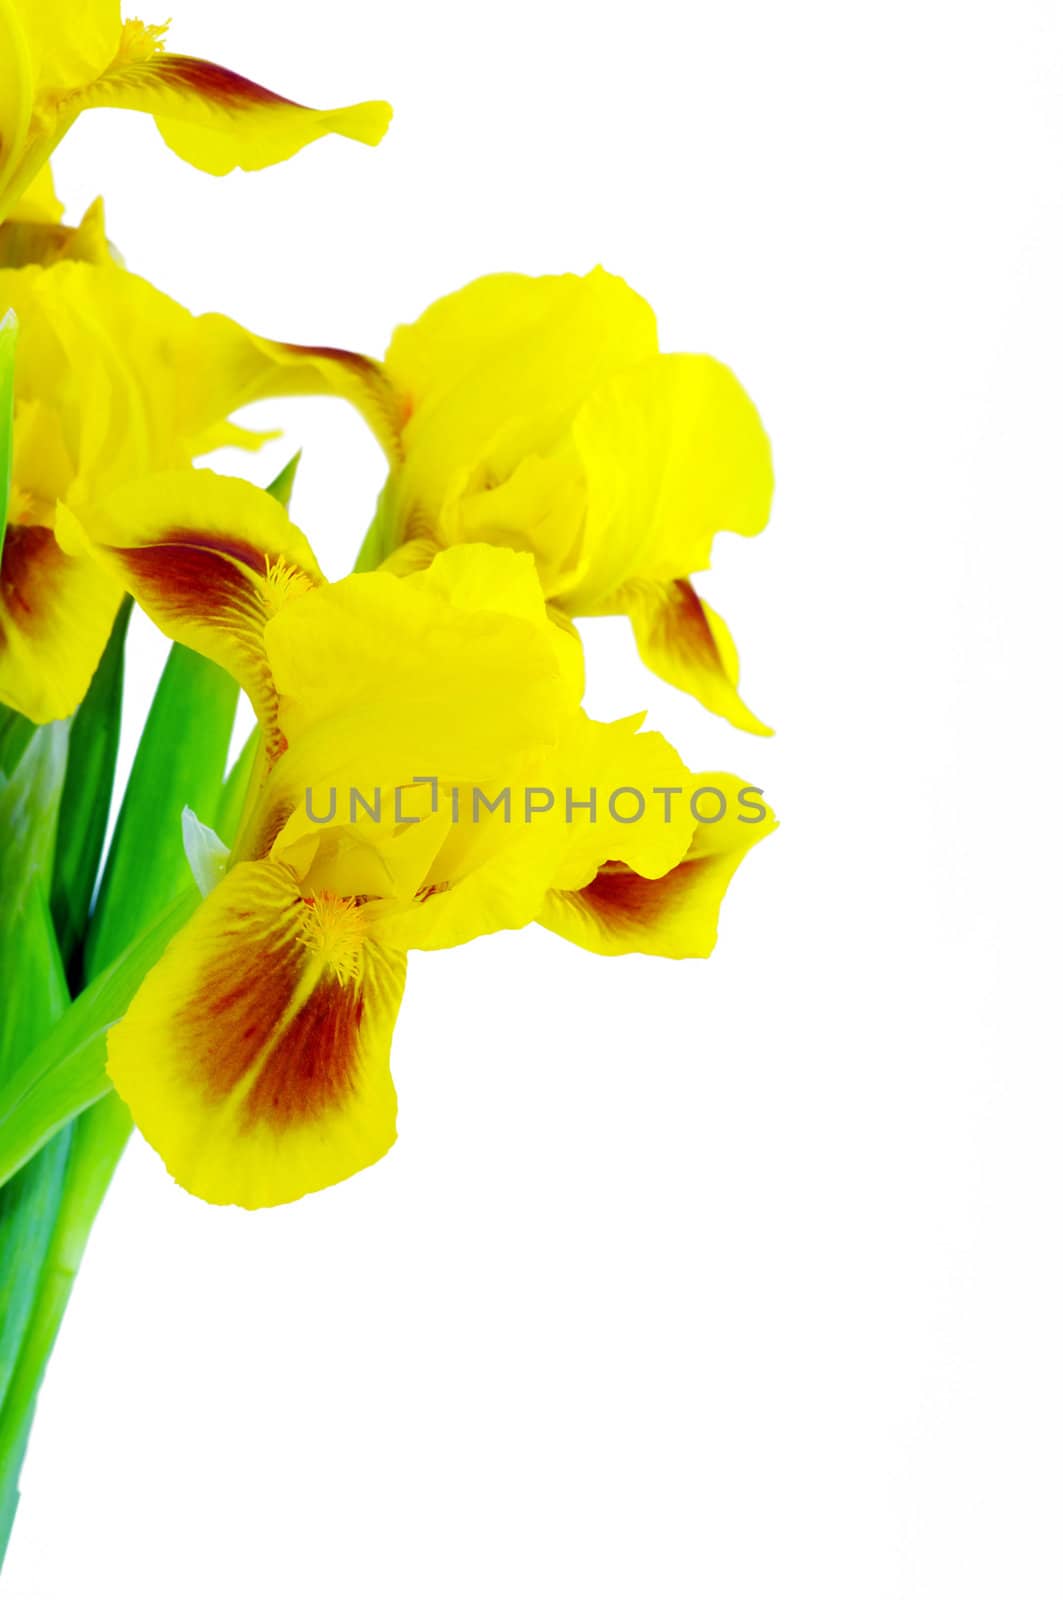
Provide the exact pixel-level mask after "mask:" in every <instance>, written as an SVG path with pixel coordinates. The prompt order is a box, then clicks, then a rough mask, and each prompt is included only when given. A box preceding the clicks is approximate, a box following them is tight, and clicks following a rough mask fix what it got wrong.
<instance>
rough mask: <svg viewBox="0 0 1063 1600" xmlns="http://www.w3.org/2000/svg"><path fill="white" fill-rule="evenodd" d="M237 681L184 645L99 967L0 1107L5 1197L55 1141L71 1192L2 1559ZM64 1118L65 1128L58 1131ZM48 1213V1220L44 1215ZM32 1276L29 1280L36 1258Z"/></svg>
mask: <svg viewBox="0 0 1063 1600" xmlns="http://www.w3.org/2000/svg"><path fill="white" fill-rule="evenodd" d="M236 692H237V691H236V686H235V684H233V683H232V682H231V680H230V679H228V678H227V677H226V675H225V674H224V673H221V672H220V671H219V669H218V668H216V667H213V666H212V665H211V664H210V663H209V662H206V661H204V660H203V659H202V658H201V657H199V656H195V655H193V654H192V653H191V652H190V651H187V650H184V649H183V648H182V647H181V646H179V645H175V646H174V647H173V650H172V651H171V653H170V659H169V661H168V663H167V666H166V669H165V671H164V673H163V677H162V680H161V681H160V684H159V689H158V691H157V693H156V696H155V700H154V702H153V704H152V708H151V711H150V713H149V715H148V720H147V723H146V725H145V729H144V733H143V736H142V738H141V742H140V747H139V749H138V752H137V756H136V759H135V761H134V764H133V771H132V774H131V777H130V782H129V787H128V789H127V792H126V797H125V801H124V803H123V807H122V812H121V814H120V818H119V823H118V827H117V829H116V831H115V837H114V840H113V842H112V845H111V850H110V853H109V856H108V865H107V869H106V872H105V876H104V890H101V896H100V902H99V904H98V905H97V908H96V912H95V913H94V915H93V917H92V920H91V921H90V925H89V926H90V933H91V934H92V935H93V937H92V938H91V940H90V948H89V949H88V950H87V962H86V970H87V971H88V973H89V975H90V976H92V975H93V974H98V976H97V977H96V979H95V981H94V982H92V983H91V984H90V985H89V987H88V988H87V989H86V990H85V991H84V992H83V993H82V994H81V995H79V996H78V999H77V1000H76V1001H75V1003H74V1005H73V1006H71V1007H70V1009H69V1010H68V1011H67V1012H66V1014H65V1015H64V1016H63V1017H62V1019H61V1020H60V1021H59V1023H58V1025H57V1026H56V1027H55V1028H54V1029H53V1031H52V1032H51V1033H50V1034H49V1035H48V1037H47V1039H46V1040H44V1041H42V1042H41V1044H40V1045H39V1046H38V1047H37V1048H36V1049H35V1050H34V1051H33V1052H32V1053H31V1054H30V1055H29V1057H28V1058H27V1060H26V1061H25V1062H23V1063H22V1064H21V1065H20V1066H19V1068H18V1070H17V1072H16V1074H15V1078H14V1081H13V1082H12V1083H11V1084H9V1085H7V1086H6V1087H7V1090H8V1093H7V1094H6V1096H5V1097H4V1099H3V1101H2V1106H0V1181H2V1178H3V1176H4V1175H6V1174H7V1173H9V1172H15V1173H16V1175H15V1177H14V1178H12V1179H9V1181H8V1184H7V1186H6V1188H5V1189H3V1190H0V1195H3V1194H4V1193H6V1192H8V1190H9V1189H13V1187H14V1185H15V1184H18V1183H21V1182H29V1181H30V1180H29V1179H28V1178H27V1177H26V1175H27V1174H34V1173H35V1172H36V1170H37V1168H38V1164H40V1165H41V1166H42V1168H43V1166H44V1164H45V1163H46V1162H47V1161H49V1160H51V1161H52V1162H54V1163H56V1170H57V1163H58V1152H59V1151H60V1150H62V1151H65V1152H66V1155H65V1167H64V1180H63V1187H62V1198H61V1201H60V1203H59V1206H58V1210H57V1212H56V1213H55V1216H54V1223H53V1225H52V1227H51V1231H50V1234H48V1233H44V1232H39V1233H38V1248H39V1257H38V1259H39V1262H40V1265H39V1268H38V1270H37V1272H36V1276H35V1278H33V1279H32V1281H33V1282H34V1283H35V1289H36V1292H35V1297H34V1300H33V1306H32V1314H31V1315H30V1316H29V1318H28V1320H26V1319H25V1315H24V1311H22V1312H20V1319H21V1321H22V1322H23V1332H22V1338H21V1345H20V1348H19V1353H18V1362H17V1366H16V1368H15V1370H14V1373H13V1375H12V1376H11V1380H10V1383H9V1386H8V1394H7V1401H6V1404H5V1405H4V1406H3V1408H2V1410H0V1560H2V1558H3V1552H4V1549H5V1548H6V1544H7V1539H8V1536H9V1534H10V1529H11V1524H12V1521H13V1519H14V1515H15V1511H16V1508H17V1505H18V1475H19V1472H20V1470H21V1464H22V1458H23V1455H24V1453H25V1449H26V1444H27V1441H28V1438H29V1432H30V1427H31V1425H32V1421H33V1412H34V1408H35V1405H36V1397H37V1392H38V1389H39V1387H40V1384H41V1380H42V1377H43V1375H44V1370H45V1367H46V1365H47V1361H48V1356H49V1353H50V1351H51V1349H52V1345H53V1343H54V1341H55V1338H56V1334H57V1333H58V1330H59V1326H60V1323H61V1321H62V1317H63V1312H64V1310H65V1307H66V1303H67V1299H68V1297H69V1294H70V1289H71V1287H72V1285H73V1281H74V1277H75V1274H76V1272H77V1269H78V1265H79V1263H80V1260H81V1254H82V1251H83V1250H84V1247H85V1242H86V1240H87V1238H88V1235H89V1231H90V1229H91V1227H92V1224H93V1221H94V1220H95V1217H96V1213H97V1211H98V1209H99V1207H100V1204H101V1202H102V1200H103V1197H104V1194H105V1193H106V1190H107V1186H108V1184H109V1183H110V1180H111V1176H112V1173H113V1172H114V1169H115V1167H116V1165H117V1163H118V1160H119V1158H120V1156H121V1153H122V1150H123V1148H124V1146H125V1143H126V1140H127V1138H128V1136H129V1131H130V1128H131V1125H132V1124H131V1122H130V1118H129V1113H128V1112H127V1111H126V1108H125V1106H124V1105H123V1104H122V1102H121V1101H120V1100H119V1099H118V1097H117V1095H115V1094H114V1093H113V1091H112V1090H111V1089H110V1080H109V1079H108V1078H107V1075H106V1057H107V1033H108V1031H109V1029H110V1028H111V1027H112V1026H113V1025H114V1023H115V1022H117V1021H118V1020H119V1019H120V1018H121V1017H122V1016H123V1015H124V1014H125V1010H126V1007H127V1006H128V1004H129V1002H130V1000H131V999H132V997H133V995H134V994H135V993H136V991H137V989H138V988H139V987H140V984H141V982H142V981H143V978H144V976H145V975H146V974H147V972H148V971H150V969H151V968H152V967H153V966H154V965H155V963H156V961H157V960H158V959H159V957H160V956H161V955H162V953H163V951H164V950H165V948H166V946H167V945H168V944H169V942H170V939H171V938H172V937H173V935H174V933H176V932H177V930H178V929H179V928H180V927H181V926H182V925H183V924H184V922H185V921H186V920H187V918H188V917H189V916H190V915H191V913H192V911H194V909H195V907H196V906H197V905H198V904H199V903H200V898H199V895H198V893H196V892H195V891H194V890H191V891H190V892H187V893H185V894H183V895H180V896H179V898H178V899H177V900H176V901H174V902H173V903H172V904H168V903H167V902H168V901H169V900H170V899H171V897H172V894H173V891H174V890H175V888H176V889H177V890H180V889H182V888H183V887H184V886H185V885H190V884H191V881H192V879H191V873H190V871H189V869H188V866H187V863H186V862H185V859H184V852H183V842H182V833H181V824H180V816H181V810H182V807H183V806H184V805H186V804H192V805H196V806H198V807H199V808H201V812H202V814H203V815H204V816H206V817H208V818H209V819H211V820H213V818H214V816H215V813H216V812H217V811H218V809H219V801H220V797H221V788H222V781H221V780H222V774H223V772H224V769H225V759H226V755H227V753H228V747H229V740H230V736H231V728H232V719H233V713H234V710H235V705H236ZM104 891H105V892H104ZM160 906H165V908H166V909H165V910H164V911H163V915H162V916H161V918H159V920H158V921H156V922H155V923H154V924H153V925H152V926H150V927H148V928H147V930H146V931H145V929H144V923H145V921H146V920H150V918H151V916H152V915H153V912H154V911H155V910H157V909H159V907H160ZM131 941H132V942H131ZM112 957H115V959H113V960H112V961H111V965H110V966H109V967H107V969H106V970H105V971H101V970H100V969H101V967H102V966H103V963H104V961H105V960H111V958H112ZM83 1107H85V1108H87V1109H82V1108H83ZM78 1112H80V1115H76V1120H73V1121H70V1120H69V1119H70V1118H71V1117H74V1116H75V1114H76V1113H78ZM56 1128H59V1129H60V1131H59V1132H58V1133H57V1134H56V1133H52V1136H51V1138H49V1133H50V1131H51V1130H54V1129H56ZM42 1141H47V1142H45V1143H44V1144H43V1148H41V1149H40V1150H39V1153H38V1154H36V1155H35V1156H33V1157H32V1159H31V1160H30V1161H29V1163H28V1164H24V1165H22V1164H21V1163H25V1160H26V1154H27V1152H28V1151H30V1150H32V1149H34V1148H35V1147H36V1146H37V1145H38V1144H40V1143H41V1142H42ZM53 1152H56V1154H55V1155H53ZM16 1169H17V1170H16ZM41 1181H43V1179H42V1180H41ZM40 1220H41V1222H42V1226H43V1223H44V1220H45V1219H44V1215H43V1213H41V1217H40ZM26 1277H27V1284H29V1282H30V1281H31V1279H30V1274H29V1268H28V1265H27V1269H26ZM26 1292H27V1294H28V1288H27V1291H26Z"/></svg>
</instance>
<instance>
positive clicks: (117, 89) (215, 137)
mask: <svg viewBox="0 0 1063 1600" xmlns="http://www.w3.org/2000/svg"><path fill="white" fill-rule="evenodd" d="M167 26H168V24H165V23H164V24H162V25H158V26H157V25H150V24H145V23H143V22H140V21H137V20H130V21H126V22H124V21H123V20H122V15H121V6H120V4H119V0H0V221H2V220H3V218H4V217H5V216H6V215H7V214H8V213H9V212H10V211H11V210H12V208H13V207H14V206H15V205H16V204H17V202H18V200H19V197H20V196H21V195H22V194H23V192H24V191H25V190H26V189H27V188H28V187H29V185H30V184H31V183H32V181H33V179H34V178H35V177H36V175H37V173H38V172H39V170H40V168H41V166H42V165H43V164H44V162H45V161H47V159H48V157H49V156H50V155H51V152H52V151H53V150H54V149H55V147H56V145H57V144H58V143H59V141H60V139H62V138H63V136H64V134H65V133H66V132H67V130H68V129H69V128H70V127H71V125H72V124H73V122H74V121H75V119H76V118H77V117H79V116H80V115H81V113H82V112H83V111H88V110H91V109H92V108H93V107H96V106H114V107H120V108H125V109H127V110H131V111H146V112H148V113H150V115H152V116H153V117H154V118H155V121H156V125H157V126H158V129H159V132H160V133H161V134H162V136H163V138H164V139H165V140H166V143H167V144H168V145H169V146H170V147H171V149H172V150H174V151H176V153H177V154H178V155H179V156H181V157H182V158H183V159H184V160H185V161H189V162H191V163H192V165H193V166H196V167H199V168H200V169H201V170H202V171H204V172H211V173H215V174H222V173H226V172H231V171H232V169H233V168H234V167H243V168H245V169H247V170H256V169H257V168H259V167H267V166H271V165H273V163H274V162H277V161H285V160H287V158H288V157H289V156H292V155H294V154H295V153H296V151H297V150H301V149H302V148H303V146H304V145H307V144H309V143H310V142H311V141H312V140H314V139H319V138H321V137H322V135H323V134H326V133H339V134H342V135H343V136H344V137H346V138H349V139H357V140H360V141H361V142H362V143H363V144H378V143H379V142H380V140H381V139H382V138H383V137H384V134H385V133H386V132H387V127H388V122H389V121H390V118H391V108H390V107H389V106H388V105H386V104H384V103H383V102H382V101H367V102H366V103H364V104H362V105H354V106H346V107H344V108H343V109H341V110H336V111H315V110H312V109H311V108H310V107H308V106H301V105H297V104H296V103H295V102H294V101H292V100H286V99H284V97H283V96H282V95H278V94H274V93H273V92H272V91H271V90H269V89H264V88H262V86H261V85H260V84H257V83H252V82H250V80H249V79H247V78H242V77H241V76H240V75H239V73H236V72H230V71H229V70H228V69H227V68H225V67H219V66H216V65H215V64H214V63H213V62H210V61H200V60H199V59H198V58H196V57H194V56H184V55H173V54H171V53H170V52H169V51H167V50H166V49H165V47H164V41H165V35H166V28H167Z"/></svg>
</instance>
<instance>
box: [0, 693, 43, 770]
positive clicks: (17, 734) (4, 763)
mask: <svg viewBox="0 0 1063 1600" xmlns="http://www.w3.org/2000/svg"><path fill="white" fill-rule="evenodd" d="M36 731H37V724H36V723H35V722H31V721H30V719H29V717H24V716H23V715H22V713H21V712H20V711H13V710H12V709H11V707H10V706H0V780H3V779H4V778H10V777H11V776H12V774H13V773H14V771H15V768H16V767H17V766H18V764H19V762H20V761H21V760H22V752H23V751H24V750H25V748H26V746H27V745H28V744H29V742H30V740H31V739H32V738H33V735H34V734H35V733H36Z"/></svg>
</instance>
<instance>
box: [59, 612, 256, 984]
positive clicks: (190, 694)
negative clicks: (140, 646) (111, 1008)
mask: <svg viewBox="0 0 1063 1600" xmlns="http://www.w3.org/2000/svg"><path fill="white" fill-rule="evenodd" d="M236 697H237V687H236V683H235V682H234V680H233V679H232V678H230V677H229V675H228V673H226V672H223V671H222V669H221V668H220V667H216V666H215V665H214V663H213V662H212V661H208V660H207V659H206V658H205V657H204V656H198V655H196V654H195V653H194V652H193V651H191V650H186V649H185V647H184V645H180V644H175V645H174V646H173V648H172V649H171V651H170V655H169V659H168V660H167V663H166V667H165V669H164V671H163V674H162V678H161V679H160V680H159V687H158V689H157V690H156V693H155V699H154V701H153V702H152V707H151V711H150V713H149V715H148V720H147V723H146V725H145V728H144V733H143V735H142V737H141V740H140V746H139V748H138V750H137V754H136V759H135V761H134V763H133V770H132V772H131V774H130V778H129V786H128V788H127V789H126V793H125V799H124V800H123V802H122V810H121V812H120V814H119V817H118V825H117V827H116V828H115V834H114V839H113V841H112V843H111V849H110V853H109V855H108V857H107V866H106V869H105V871H104V877H103V883H102V885H101V887H100V895H99V901H98V903H97V906H96V909H95V911H94V912H93V916H92V921H91V923H90V925H89V935H88V940H87V942H86V954H85V971H86V974H87V975H88V976H89V977H91V976H92V975H94V974H95V973H97V972H99V971H100V970H101V969H102V968H103V967H104V966H106V965H107V963H108V962H110V961H113V960H114V958H115V956H117V955H118V954H119V953H120V952H121V951H122V950H124V949H125V947H126V945H127V944H128V943H129V941H130V939H132V938H135V937H136V935H137V934H138V933H139V932H140V930H141V929H143V928H144V927H146V926H147V925H148V924H149V923H150V922H151V921H152V920H153V919H154V918H155V917H157V916H158V915H159V913H160V912H161V911H162V910H164V908H165V907H166V906H167V905H169V903H170V901H171V900H172V899H173V898H174V896H175V895H176V894H179V893H180V892H181V891H182V890H183V889H185V888H187V887H188V885H189V883H190V882H191V874H190V872H189V868H188V863H187V861H186V860H185V852H184V842H183V837H182V833H181V812H182V809H183V808H184V807H185V806H186V805H187V806H191V808H192V810H193V811H194V812H195V813H196V815H197V816H198V817H201V818H202V819H203V821H205V822H206V821H209V820H211V819H212V818H213V816H214V812H215V809H216V807H217V804H218V796H219V793H220V790H221V783H222V778H223V776H224V773H225V757H226V755H227V753H228V749H229V738H230V736H231V733H232V725H233V717H234V715H235V712H236Z"/></svg>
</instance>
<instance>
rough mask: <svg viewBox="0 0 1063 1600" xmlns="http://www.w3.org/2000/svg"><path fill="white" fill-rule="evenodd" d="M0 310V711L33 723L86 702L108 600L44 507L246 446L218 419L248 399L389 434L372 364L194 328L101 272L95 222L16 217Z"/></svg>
mask: <svg viewBox="0 0 1063 1600" xmlns="http://www.w3.org/2000/svg"><path fill="white" fill-rule="evenodd" d="M27 256H28V257H29V258H31V259H33V258H38V259H39V258H41V257H42V256H43V258H44V259H45V260H47V261H49V262H50V264H49V265H44V266H42V265H38V264H31V265H20V266H12V267H8V268H6V269H5V268H0V307H3V308H4V309H5V310H6V309H7V308H8V307H12V308H13V309H14V311H15V314H16V316H17V318H18V323H19V336H18V343H17V346H16V354H15V418H14V437H13V452H12V454H13V469H12V493H11V498H10V504H9V508H8V526H7V530H6V537H5V539H4V544H3V553H2V564H0V701H3V702H4V703H5V704H7V705H10V706H13V707H15V709H16V710H18V711H20V712H22V713H23V715H25V716H27V717H30V718H32V719H33V720H34V721H37V722H46V721H50V720H52V719H54V718H57V717H63V716H67V715H68V714H69V713H70V712H72V711H73V710H74V708H75V707H76V706H77V705H78V703H79V702H80V700H81V699H82V698H83V696H84V694H85V691H86V689H87V688H88V685H89V682H90V679H91V677H92V673H93V670H94V668H95V666H96V663H97V661H98V660H99V657H100V654H101V652H102V650H103V647H104V644H105V643H106V640H107V636H108V633H109V631H110V627H111V623H112V621H113V618H114V614H115V611H116V609H117V607H118V603H119V600H120V598H121V589H120V587H119V586H118V584H117V583H116V582H115V580H114V578H113V577H112V576H110V575H109V574H108V573H106V572H105V571H103V570H102V569H101V568H100V567H99V566H98V564H96V563H95V562H93V561H91V560H90V559H87V558H85V557H84V556H80V555H76V554H74V555H71V554H68V553H66V552H64V551H63V550H61V549H60V547H59V545H58V544H57V542H56V540H55V537H54V531H53V530H54V527H55V516H56V506H57V504H58V503H59V502H60V501H63V502H66V503H67V504H68V505H69V506H70V507H72V508H73V509H74V510H77V509H78V508H79V507H83V506H84V505H86V504H87V503H88V502H89V501H91V500H92V499H93V498H95V497H96V496H98V495H102V494H106V493H107V492H109V491H110V490H111V489H113V488H115V487H116V486H117V485H119V484H121V483H124V482H129V481H132V480H135V479H137V478H140V477H144V476H146V475H148V474H151V473H154V472H158V471H160V470H163V469H167V468H175V467H181V466H187V465H189V464H190V463H191V461H192V460H193V458H194V457H196V456H199V455H201V454H202V453H204V452H207V451H210V450H213V449H215V448H217V447H218V446H220V445H225V444H238V445H243V446H247V447H252V448H253V447H254V446H255V445H256V444H257V443H259V442H260V441H261V437H262V436H261V435H257V434H254V433H250V432H248V431H247V430H246V429H242V428H237V427H235V426H234V425H233V424H232V423H230V422H229V421H228V420H227V419H228V417H229V414H230V413H231V412H232V411H234V410H236V409H237V408H238V407H240V406H242V405H244V404H246V403H247V402H248V401H251V400H256V399H260V398H263V397H266V396H275V395H289V394H311V393H313V394H338V395H341V396H345V397H346V398H348V399H351V400H354V399H357V401H358V404H359V406H360V407H361V409H362V411H363V413H364V412H366V410H367V408H368V412H369V414H370V415H372V414H373V410H374V404H375V401H374V398H373V396H374V394H378V395H379V396H380V397H381V406H380V408H379V411H378V413H377V416H376V423H375V425H376V427H377V431H378V435H379V437H380V438H381V440H382V442H383V443H384V444H385V447H389V448H393V438H394V432H395V426H396V422H395V419H394V418H389V415H388V412H387V404H388V396H387V393H386V390H385V387H384V385H383V381H382V379H381V378H380V375H379V371H378V369H377V368H376V366H375V364H374V363H372V362H369V361H365V360H362V359H361V358H359V357H355V356H350V355H346V354H344V353H342V352H338V351H331V350H326V349H313V348H307V347H301V346H296V345H286V344H281V343H278V342H275V341H273V340H269V339H263V338H259V337H258V336H257V335H256V334H253V333H249V332H247V331H246V330H245V329H244V328H242V327H240V326H239V325H238V324H237V323H235V322H232V321H230V319H229V318H227V317H222V316H216V315H206V316H200V317H195V316H193V315H192V314H191V313H190V312H188V311H186V310H185V309H184V307H183V306H180V305H178V304H177V303H176V302H175V301H173V300H170V299H169V298H168V297H167V296H166V295H164V294H161V293H160V292H159V291H158V290H157V289H154V288H153V287H152V286H151V285H150V284H148V283H146V282H145V281H144V280H143V279H142V278H138V277H135V276H134V275H133V274H132V273H129V272H126V271H124V270H122V269H121V268H120V267H118V266H116V265H115V264H114V263H113V262H112V261H111V259H110V256H109V253H108V251H107V247H106V241H105V239H104V235H103V225H102V215H101V213H100V212H99V210H98V208H93V210H92V211H90V213H89V215H88V217H87V218H86V219H85V221H84V222H83V223H82V225H81V227H80V228H78V229H64V228H62V227H61V226H59V225H58V224H53V223H49V222H47V221H43V220H39V219H38V220H32V219H30V218H27V219H26V220H22V221H20V222H8V223H7V224H5V225H4V226H3V227H0V261H4V260H5V259H12V258H14V259H16V260H19V261H22V260H25V259H27Z"/></svg>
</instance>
